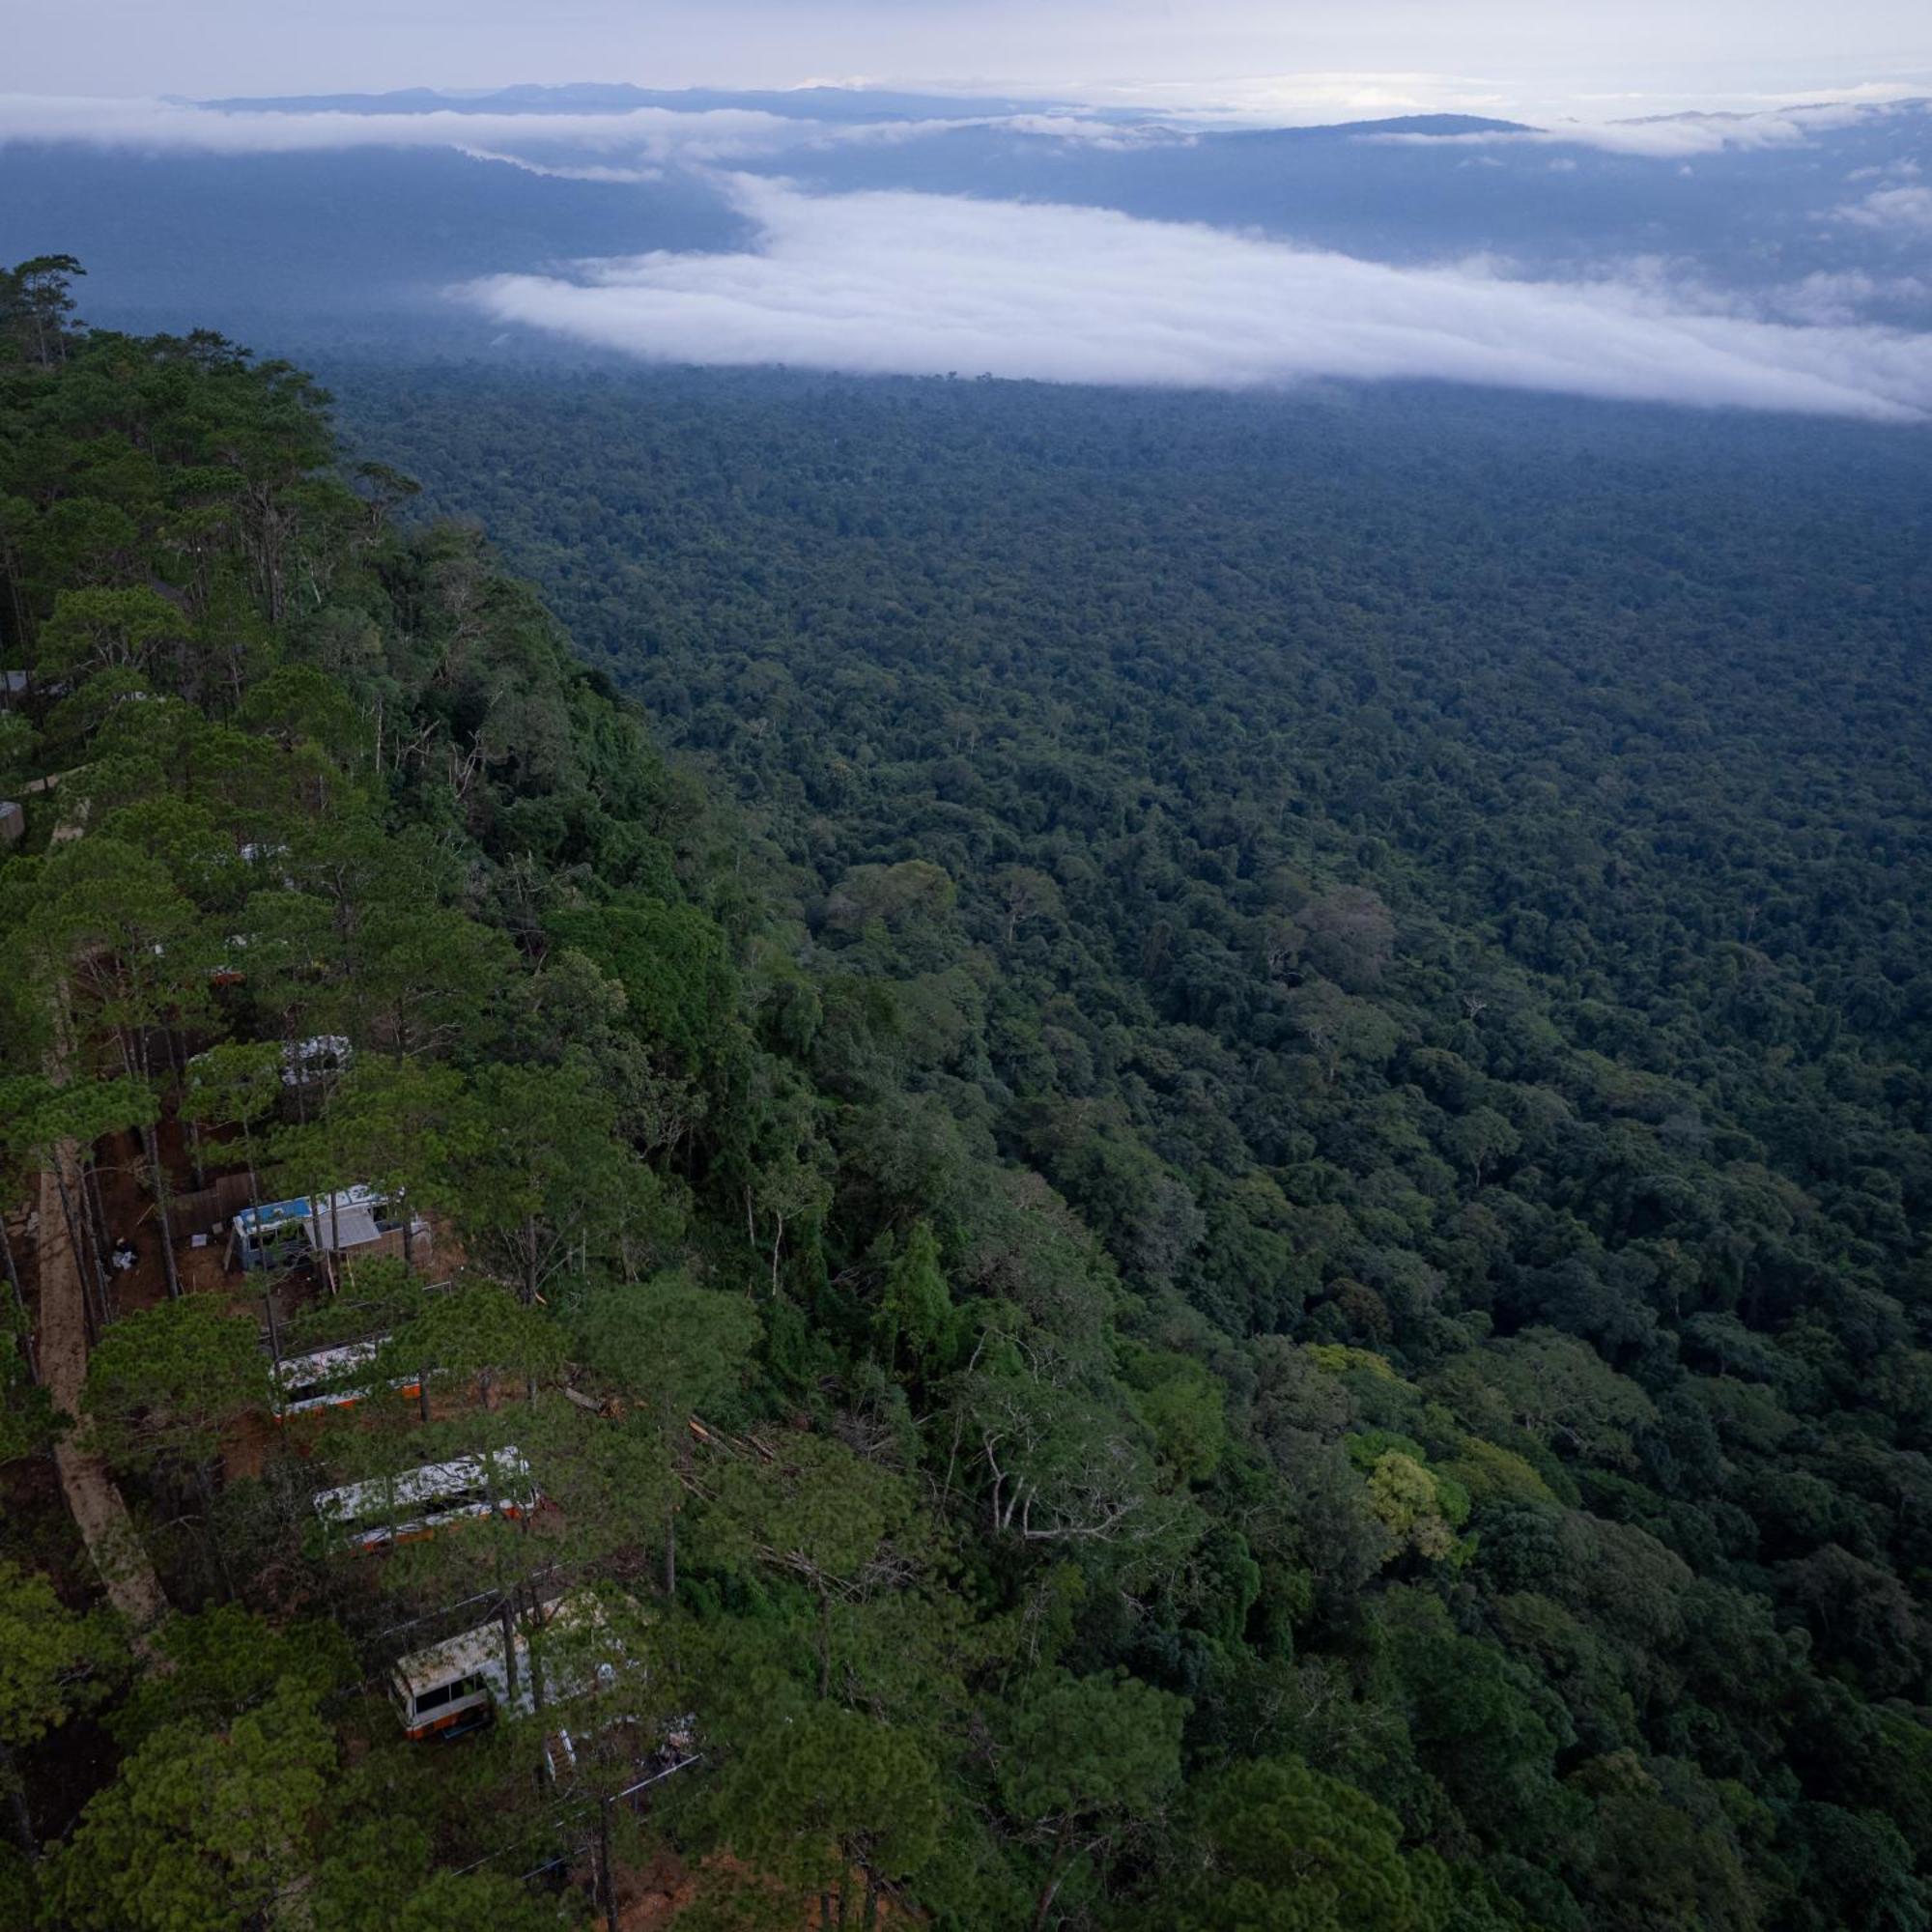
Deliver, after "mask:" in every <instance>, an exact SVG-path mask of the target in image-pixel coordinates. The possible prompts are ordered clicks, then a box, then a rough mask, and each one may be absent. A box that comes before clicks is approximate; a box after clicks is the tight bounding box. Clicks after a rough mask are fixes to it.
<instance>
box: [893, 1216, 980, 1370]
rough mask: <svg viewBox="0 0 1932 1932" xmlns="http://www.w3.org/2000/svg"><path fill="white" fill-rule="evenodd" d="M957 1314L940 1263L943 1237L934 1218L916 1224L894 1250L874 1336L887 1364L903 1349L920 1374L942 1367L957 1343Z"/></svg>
mask: <svg viewBox="0 0 1932 1932" xmlns="http://www.w3.org/2000/svg"><path fill="white" fill-rule="evenodd" d="M958 1329H959V1320H958V1316H957V1314H956V1312H955V1310H954V1309H953V1306H952V1293H951V1291H950V1290H949V1289H948V1287H947V1285H946V1275H945V1272H944V1270H943V1269H942V1268H941V1267H940V1264H939V1239H938V1236H935V1235H934V1234H933V1232H932V1224H931V1222H929V1221H927V1220H925V1219H923V1218H921V1219H920V1220H917V1221H915V1222H914V1223H913V1224H912V1227H911V1229H910V1230H909V1231H908V1232H907V1234H906V1237H905V1240H904V1242H903V1243H902V1244H899V1245H897V1246H896V1247H895V1248H894V1249H893V1251H892V1252H891V1253H890V1255H889V1258H888V1259H887V1262H886V1272H885V1282H884V1284H883V1286H882V1288H881V1290H880V1293H879V1306H878V1309H877V1311H876V1312H875V1314H874V1315H873V1317H872V1336H873V1341H874V1343H875V1344H876V1346H877V1348H878V1350H879V1353H880V1355H881V1356H882V1358H883V1359H884V1360H885V1362H886V1363H887V1364H888V1366H892V1367H896V1366H897V1364H898V1361H899V1359H900V1356H901V1354H903V1355H904V1356H905V1357H906V1358H907V1359H908V1360H909V1361H910V1363H911V1365H912V1368H913V1369H914V1371H915V1372H916V1373H920V1374H930V1373H932V1372H933V1371H935V1370H943V1369H944V1368H945V1367H946V1366H947V1361H948V1357H949V1356H950V1355H951V1354H952V1350H953V1347H954V1345H955V1343H956V1340H957V1336H958Z"/></svg>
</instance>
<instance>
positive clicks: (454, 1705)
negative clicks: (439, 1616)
mask: <svg viewBox="0 0 1932 1932" xmlns="http://www.w3.org/2000/svg"><path fill="white" fill-rule="evenodd" d="M503 1644H504V1636H503V1628H502V1626H501V1625H500V1624H480V1625H478V1626H477V1628H476V1629H475V1630H468V1631H465V1632H463V1634H461V1635H460V1636H452V1637H445V1638H444V1639H443V1641H442V1642H441V1643H434V1644H431V1645H430V1646H429V1648H428V1649H427V1650H419V1651H416V1652H415V1653H414V1654H413V1655H412V1656H410V1657H405V1658H403V1659H402V1660H401V1661H400V1662H398V1663H397V1664H396V1666H395V1668H394V1669H393V1670H391V1671H390V1672H389V1700H390V1702H391V1703H393V1704H394V1705H395V1707H396V1716H397V1717H398V1718H399V1719H401V1721H402V1726H403V1735H404V1736H405V1737H407V1738H411V1739H413V1740H414V1741H416V1742H417V1743H420V1742H421V1741H422V1740H423V1739H425V1738H455V1737H461V1736H462V1735H463V1734H464V1733H465V1732H466V1731H472V1730H474V1729H475V1728H476V1727H477V1726H478V1725H479V1724H485V1723H488V1722H489V1721H490V1719H492V1718H493V1717H494V1716H495V1715H496V1713H497V1706H498V1705H499V1704H505V1703H507V1702H508V1701H509V1697H510V1685H509V1673H508V1670H507V1668H506V1666H505V1663H504V1657H503ZM515 1647H516V1651H517V1653H518V1655H517V1681H518V1684H519V1686H520V1687H521V1686H522V1684H523V1682H524V1681H525V1679H526V1675H527V1673H528V1670H529V1645H528V1643H527V1642H526V1639H525V1636H524V1634H523V1632H522V1631H521V1630H519V1631H518V1632H517V1635H516V1646H515Z"/></svg>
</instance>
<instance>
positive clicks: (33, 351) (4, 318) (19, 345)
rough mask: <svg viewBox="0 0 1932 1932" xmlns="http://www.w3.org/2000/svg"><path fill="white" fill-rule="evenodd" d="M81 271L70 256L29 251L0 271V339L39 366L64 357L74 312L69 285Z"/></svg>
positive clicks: (54, 364)
mask: <svg viewBox="0 0 1932 1932" xmlns="http://www.w3.org/2000/svg"><path fill="white" fill-rule="evenodd" d="M86 273H87V270H85V269H83V268H82V267H81V266H80V264H79V263H78V262H77V261H76V260H75V259H74V258H73V257H72V256H71V255H35V256H32V257H30V258H29V259H28V260H27V261H24V262H17V263H15V264H14V267H13V268H11V269H7V270H0V340H5V341H6V342H7V343H8V344H9V346H10V347H11V348H12V349H13V351H14V354H15V355H18V356H19V357H20V358H21V359H22V360H24V361H27V362H32V363H35V364H37V365H38V366H39V367H41V368H43V369H51V368H54V367H56V366H57V365H58V364H60V363H63V362H65V361H66V360H67V352H68V345H69V341H70V337H71V328H72V318H73V312H74V300H73V289H72V284H73V282H74V281H75V279H76V278H77V277H79V276H81V275H84V274H86Z"/></svg>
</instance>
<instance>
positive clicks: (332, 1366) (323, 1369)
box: [275, 1335, 389, 1388]
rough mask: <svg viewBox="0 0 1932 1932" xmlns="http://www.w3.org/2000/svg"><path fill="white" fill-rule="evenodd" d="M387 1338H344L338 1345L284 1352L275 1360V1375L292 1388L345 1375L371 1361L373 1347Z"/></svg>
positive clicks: (374, 1356) (284, 1384)
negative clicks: (309, 1350)
mask: <svg viewBox="0 0 1932 1932" xmlns="http://www.w3.org/2000/svg"><path fill="white" fill-rule="evenodd" d="M388 1339H389V1338H388V1337H387V1336H386V1335H379V1336H378V1337H377V1338H376V1340H375V1341H373V1342H345V1343H343V1344H342V1346H341V1347H339V1348H334V1349H316V1350H312V1351H311V1352H310V1353H308V1354H306V1355H284V1356H283V1357H282V1359H281V1360H280V1361H279V1362H277V1363H276V1364H275V1379H276V1380H277V1381H278V1382H280V1383H281V1384H282V1386H283V1387H284V1388H296V1387H298V1386H299V1385H300V1384H302V1383H303V1382H319V1381H322V1380H324V1379H326V1378H328V1377H331V1376H339V1375H347V1374H349V1373H350V1372H351V1371H352V1370H354V1369H359V1368H361V1367H363V1366H364V1365H365V1364H366V1363H369V1362H373V1361H374V1360H375V1359H376V1350H378V1349H379V1348H381V1347H382V1345H383V1344H384V1342H386V1341H387V1340H388Z"/></svg>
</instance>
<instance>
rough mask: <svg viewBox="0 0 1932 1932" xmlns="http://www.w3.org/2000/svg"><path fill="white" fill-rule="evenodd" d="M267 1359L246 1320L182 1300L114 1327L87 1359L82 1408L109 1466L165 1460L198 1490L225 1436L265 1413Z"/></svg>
mask: <svg viewBox="0 0 1932 1932" xmlns="http://www.w3.org/2000/svg"><path fill="white" fill-rule="evenodd" d="M269 1400H270V1382H269V1358H268V1356H267V1355H266V1354H265V1353H264V1352H263V1350H262V1341H261V1335H260V1332H259V1331H258V1330H257V1328H256V1326H255V1323H254V1321H252V1320H250V1319H249V1318H248V1317H246V1316H238V1315H231V1314H229V1313H228V1312H227V1310H226V1309H225V1308H224V1307H223V1306H222V1305H221V1303H220V1302H219V1301H218V1300H217V1299H216V1298H215V1297H214V1296H213V1295H206V1294H189V1295H184V1296H183V1297H182V1298H181V1299H180V1300H178V1301H170V1302H165V1303H163V1304H162V1305H161V1306H160V1307H158V1308H144V1309H139V1310H137V1311H136V1312H135V1313H134V1314H132V1315H129V1316H128V1317H127V1318H126V1319H125V1320H124V1321H117V1322H116V1323H115V1324H114V1326H113V1327H112V1328H110V1329H109V1330H108V1331H107V1333H106V1334H105V1335H103V1336H102V1337H101V1339H100V1344H99V1347H98V1348H97V1349H96V1350H95V1351H94V1353H93V1355H92V1356H91V1357H89V1359H88V1364H87V1382H86V1386H85V1388H84V1390H83V1391H82V1395H81V1406H82V1409H83V1410H84V1412H85V1414H86V1417H87V1420H88V1423H89V1425H90V1427H91V1429H92V1431H93V1433H94V1437H95V1439H96V1441H97V1442H98V1443H99V1447H100V1449H101V1452H102V1454H104V1455H105V1456H106V1457H107V1459H108V1461H109V1462H112V1463H121V1464H123V1465H126V1466H139V1465H141V1464H145V1463H155V1462H156V1461H159V1460H163V1459H172V1460H175V1461H178V1462H182V1463H186V1464H188V1465H189V1466H190V1467H192V1468H193V1469H194V1470H195V1471H196V1473H197V1475H198V1476H199V1477H200V1478H201V1479H202V1480H203V1482H204V1486H205V1483H206V1475H207V1465H208V1463H209V1461H210V1459H211V1458H213V1456H214V1455H215V1454H217V1453H218V1451H219V1450H220V1447H221V1440H222V1435H223V1433H224V1432H225V1431H226V1430H227V1429H228V1428H229V1427H230V1426H231V1425H232V1424H233V1423H234V1422H235V1421H236V1420H237V1419H238V1418H239V1417H241V1416H242V1415H244V1414H246V1413H247V1412H248V1411H249V1410H250V1409H260V1408H265V1407H267V1406H268V1404H269Z"/></svg>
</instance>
